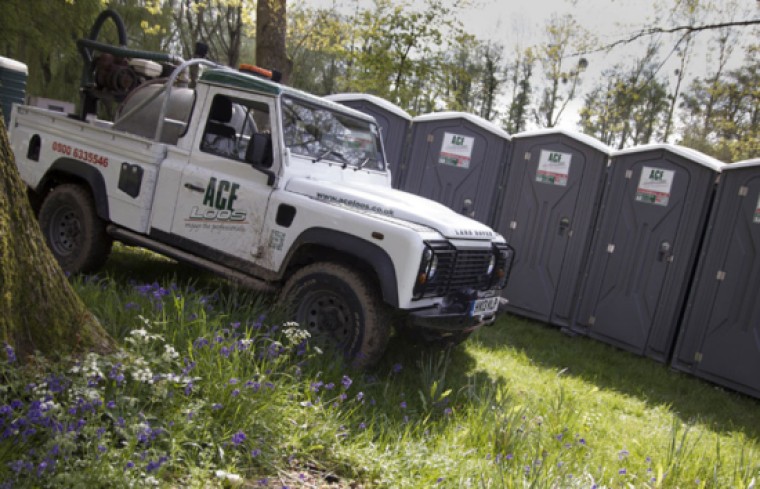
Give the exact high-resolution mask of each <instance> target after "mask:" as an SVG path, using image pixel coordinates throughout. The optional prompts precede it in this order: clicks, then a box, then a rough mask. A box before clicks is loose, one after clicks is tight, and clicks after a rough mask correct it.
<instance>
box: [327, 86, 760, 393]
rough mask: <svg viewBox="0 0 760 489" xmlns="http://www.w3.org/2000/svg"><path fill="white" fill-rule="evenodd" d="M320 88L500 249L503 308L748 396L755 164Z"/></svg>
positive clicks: (759, 270) (759, 174)
mask: <svg viewBox="0 0 760 489" xmlns="http://www.w3.org/2000/svg"><path fill="white" fill-rule="evenodd" d="M328 98H331V99H332V100H334V101H337V102H339V103H342V104H345V105H348V106H350V107H353V108H355V109H358V110H360V111H363V112H365V113H369V114H371V115H373V116H374V117H375V118H376V120H377V121H378V124H379V125H380V126H381V128H382V131H383V140H384V146H385V148H386V151H387V156H388V160H389V162H390V164H391V171H392V175H393V177H392V178H393V179H392V182H393V186H394V187H396V188H400V189H402V190H406V191H409V192H413V193H416V194H419V195H423V196H425V197H429V198H432V199H434V200H437V201H438V202H441V203H443V204H445V205H448V206H449V207H451V208H452V209H454V210H456V211H458V212H461V213H463V214H467V215H469V216H471V217H474V218H475V219H478V220H479V221H481V222H483V223H486V224H489V225H491V226H492V227H493V228H495V229H496V230H497V231H498V232H500V233H501V234H502V235H504V237H505V238H506V239H507V241H508V242H509V243H510V244H512V246H513V247H514V248H515V250H516V259H515V263H514V265H513V268H512V272H511V277H510V280H509V284H508V285H507V287H506V289H505V290H504V292H503V294H502V295H503V296H504V297H505V298H506V299H508V301H509V305H508V309H509V310H510V311H511V312H512V313H514V314H517V315H520V316H524V317H528V318H532V319H536V320H539V321H543V322H545V323H549V324H552V325H555V326H558V327H561V328H563V329H565V330H568V331H572V332H575V333H579V334H582V335H586V336H589V337H592V338H596V339H598V340H601V341H604V342H607V343H609V344H612V345H614V346H617V347H619V348H622V349H624V350H628V351H631V352H633V353H636V354H639V355H644V356H647V357H650V358H652V359H654V360H657V361H660V362H663V363H670V364H671V365H672V366H673V367H674V368H676V369H678V370H681V371H684V372H688V373H691V374H694V375H696V376H699V377H702V378H705V379H708V380H710V381H712V382H715V383H717V384H720V385H723V386H725V387H728V388H731V389H734V390H737V391H740V392H744V393H746V394H749V395H752V396H755V397H760V300H759V299H760V297H758V296H759V295H760V159H758V160H753V161H747V162H743V163H737V164H732V165H724V164H722V163H721V162H719V161H717V160H715V159H713V158H710V157H708V156H706V155H704V154H702V153H699V152H697V151H693V150H690V149H687V148H683V147H679V146H674V145H665V144H662V145H648V146H640V147H636V148H631V149H627V150H622V151H612V150H611V149H610V148H609V147H607V146H606V145H604V144H602V143H600V142H599V141H597V140H596V139H593V138H591V137H588V136H584V135H581V134H577V133H573V132H569V131H564V130H543V131H533V132H525V133H520V134H516V135H513V136H510V135H508V134H507V133H505V132H504V131H503V130H501V129H500V128H498V127H497V126H495V125H494V124H492V123H490V122H488V121H486V120H484V119H481V118H479V117H476V116H473V115H471V114H465V113H453V112H446V113H434V114H428V115H423V116H420V117H415V118H411V117H410V116H409V115H408V114H407V113H406V112H404V111H403V110H401V109H400V108H399V107H396V106H395V105H393V104H391V103H389V102H387V101H385V100H382V99H379V98H377V97H373V96H371V95H364V94H340V95H333V96H330V97H328Z"/></svg>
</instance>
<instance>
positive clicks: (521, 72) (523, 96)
mask: <svg viewBox="0 0 760 489" xmlns="http://www.w3.org/2000/svg"><path fill="white" fill-rule="evenodd" d="M534 63H535V57H534V55H533V50H532V49H530V48H528V49H525V50H522V49H520V48H518V49H516V50H515V58H514V61H513V62H512V63H511V64H510V65H509V66H508V68H507V70H508V73H509V74H510V75H509V78H508V80H509V84H510V85H511V87H512V97H511V101H510V102H509V105H508V107H509V108H508V110H507V115H506V118H505V119H504V128H505V129H506V130H507V132H508V133H510V134H516V133H518V132H521V131H523V130H525V125H526V123H527V120H528V114H529V105H530V100H531V96H532V90H531V77H532V76H533V64H534Z"/></svg>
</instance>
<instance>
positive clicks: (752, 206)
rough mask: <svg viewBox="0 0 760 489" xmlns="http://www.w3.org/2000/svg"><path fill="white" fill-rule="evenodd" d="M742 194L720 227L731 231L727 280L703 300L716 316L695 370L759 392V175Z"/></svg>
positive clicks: (725, 265) (724, 268) (725, 261)
mask: <svg viewBox="0 0 760 489" xmlns="http://www.w3.org/2000/svg"><path fill="white" fill-rule="evenodd" d="M729 176H733V175H729ZM739 192H740V195H742V194H743V195H744V196H743V198H741V199H736V201H740V203H738V205H736V206H734V209H732V210H731V212H730V213H728V214H727V213H726V212H723V213H722V214H724V217H725V218H730V219H731V220H732V221H733V226H731V227H727V226H720V229H721V231H728V229H731V231H730V234H731V238H730V241H729V245H728V246H727V247H726V249H725V250H724V251H723V253H724V255H723V263H722V266H721V268H720V272H722V273H720V272H719V273H720V275H722V276H723V277H725V278H720V280H716V289H717V290H716V291H715V295H714V297H702V298H701V299H704V300H706V301H708V302H709V301H712V304H710V306H712V311H710V313H709V321H708V323H707V328H706V329H707V331H706V332H705V336H704V339H703V340H702V344H701V346H700V347H699V349H698V350H697V351H698V352H700V353H701V355H700V362H699V363H698V366H697V370H698V371H699V372H704V373H706V374H708V375H709V376H712V377H718V378H720V379H724V380H729V381H730V382H731V384H733V385H735V386H739V387H744V389H743V390H746V389H747V387H750V388H752V389H753V390H754V392H760V326H758V325H760V301H758V291H760V176H757V175H756V176H754V177H751V178H749V179H747V180H745V181H744V182H743V183H742V185H741V186H740V188H739ZM708 253H709V250H708ZM715 277H716V275H712V276H711V277H710V279H713V280H715Z"/></svg>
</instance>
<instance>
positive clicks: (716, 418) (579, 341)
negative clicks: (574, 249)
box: [478, 315, 760, 439]
mask: <svg viewBox="0 0 760 489" xmlns="http://www.w3.org/2000/svg"><path fill="white" fill-rule="evenodd" d="M478 339H479V340H480V343H481V345H482V346H483V347H485V348H490V349H493V350H503V349H505V348H511V349H514V350H516V351H519V352H523V353H524V354H525V355H526V356H527V357H528V358H530V360H531V361H532V362H534V363H535V364H537V365H539V366H542V367H545V368H549V369H553V370H556V371H560V370H561V371H563V373H562V375H565V376H574V377H576V378H580V379H582V380H583V381H585V382H588V383H591V384H594V385H596V386H597V387H599V388H600V389H607V390H614V391H617V392H620V393H622V394H625V395H629V396H634V397H637V398H639V399H641V400H642V401H644V402H646V403H648V404H651V405H664V406H669V407H670V408H671V410H672V411H673V412H674V413H675V414H676V415H677V416H679V417H680V418H681V419H682V420H683V421H684V422H694V421H699V422H702V423H705V424H707V425H709V426H710V427H711V428H712V429H714V430H718V431H737V430H739V431H742V432H744V433H745V434H746V435H747V436H749V437H752V438H754V439H760V401H758V400H756V399H753V398H750V397H748V396H745V395H743V394H740V393H737V392H734V391H729V390H725V389H723V388H721V387H719V386H716V385H713V384H710V383H708V382H706V381H703V380H701V379H699V378H697V377H692V376H690V375H688V374H685V373H682V372H677V371H675V370H672V369H671V368H670V367H669V366H668V365H664V364H661V363H658V362H656V361H654V360H651V359H648V358H644V357H640V356H637V355H634V354H632V353H629V352H626V351H623V350H620V349H618V348H615V347H613V346H610V345H607V344H604V343H601V342H598V341H595V340H593V339H590V338H588V337H584V336H568V335H566V334H564V333H562V332H561V331H560V330H559V328H556V327H553V326H549V325H546V324H543V323H539V322H535V321H531V320H528V319H523V318H518V317H516V316H512V315H507V316H505V317H503V318H502V319H500V320H499V321H498V322H497V323H496V324H495V325H494V326H493V327H491V328H487V329H485V330H483V331H481V332H480V333H479V335H478Z"/></svg>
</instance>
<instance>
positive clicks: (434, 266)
mask: <svg viewBox="0 0 760 489" xmlns="http://www.w3.org/2000/svg"><path fill="white" fill-rule="evenodd" d="M437 271H438V255H436V254H435V253H433V258H432V259H431V260H430V265H428V269H427V279H428V280H433V278H434V277H435V272H437Z"/></svg>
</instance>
